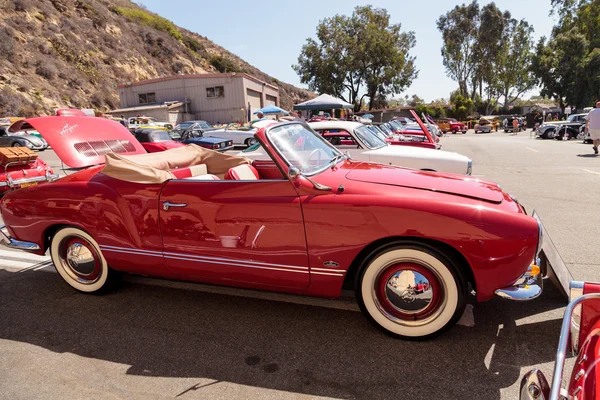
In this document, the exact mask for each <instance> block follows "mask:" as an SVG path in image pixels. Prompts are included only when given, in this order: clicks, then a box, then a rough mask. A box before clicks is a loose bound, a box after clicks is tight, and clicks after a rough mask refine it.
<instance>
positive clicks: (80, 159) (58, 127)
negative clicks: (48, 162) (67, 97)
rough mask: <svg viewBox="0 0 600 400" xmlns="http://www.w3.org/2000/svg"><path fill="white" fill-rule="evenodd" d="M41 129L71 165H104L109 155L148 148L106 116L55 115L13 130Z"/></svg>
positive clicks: (11, 130)
mask: <svg viewBox="0 0 600 400" xmlns="http://www.w3.org/2000/svg"><path fill="white" fill-rule="evenodd" d="M21 129H35V130H37V131H38V132H39V133H40V134H41V135H42V136H43V137H44V139H45V140H46V141H47V142H48V144H49V145H50V146H51V147H52V149H53V150H54V151H55V152H56V154H57V155H58V157H59V158H60V159H61V161H62V162H64V163H65V164H66V165H68V166H69V167H71V168H85V167H89V166H92V165H99V164H104V160H105V157H104V156H105V155H106V154H108V153H118V154H122V155H133V154H144V153H146V150H144V148H143V147H142V145H141V144H140V142H138V141H137V139H135V137H133V135H132V134H131V132H129V131H128V130H127V129H126V128H125V127H124V126H123V125H121V124H119V123H118V122H115V121H111V120H108V119H105V118H95V117H78V116H52V117H38V118H29V119H26V120H21V121H18V122H15V123H14V124H13V125H12V126H11V127H10V129H9V131H10V132H16V131H19V130H21Z"/></svg>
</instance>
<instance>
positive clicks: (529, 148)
mask: <svg viewBox="0 0 600 400" xmlns="http://www.w3.org/2000/svg"><path fill="white" fill-rule="evenodd" d="M525 148H526V149H527V150H531V151H535V152H536V153H539V150H536V149H532V148H531V147H525Z"/></svg>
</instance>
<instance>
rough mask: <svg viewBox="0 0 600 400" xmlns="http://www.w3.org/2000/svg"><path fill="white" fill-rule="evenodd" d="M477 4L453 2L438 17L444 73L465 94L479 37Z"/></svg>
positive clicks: (472, 69)
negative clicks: (453, 4) (456, 4)
mask: <svg viewBox="0 0 600 400" xmlns="http://www.w3.org/2000/svg"><path fill="white" fill-rule="evenodd" d="M479 13H480V10H479V4H478V3H477V0H473V2H472V3H471V4H469V5H465V4H463V5H461V6H456V7H454V9H452V10H451V11H448V12H447V13H446V14H445V15H442V16H440V18H439V19H438V20H437V27H438V29H439V31H440V32H441V33H442V39H443V42H444V44H443V46H442V60H443V64H444V67H445V68H446V75H448V76H449V77H450V78H452V79H454V80H455V81H457V82H458V88H459V91H460V93H461V94H463V95H464V96H468V93H469V88H468V84H469V82H470V81H471V78H472V76H473V73H474V71H475V66H476V63H475V59H476V54H477V43H478V37H479Z"/></svg>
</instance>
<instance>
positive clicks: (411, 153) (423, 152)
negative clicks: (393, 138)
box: [363, 145, 469, 163]
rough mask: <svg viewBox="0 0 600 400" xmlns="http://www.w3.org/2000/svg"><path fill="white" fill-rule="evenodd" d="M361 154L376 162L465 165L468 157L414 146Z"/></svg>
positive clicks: (379, 149) (390, 146)
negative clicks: (415, 160)
mask: <svg viewBox="0 0 600 400" xmlns="http://www.w3.org/2000/svg"><path fill="white" fill-rule="evenodd" d="M363 154H366V155H368V156H369V157H370V158H371V159H373V160H376V159H377V157H411V158H420V159H424V160H440V159H444V160H456V161H464V162H465V163H467V162H468V161H469V157H467V156H463V155H462V154H458V153H453V152H451V151H444V150H435V149H428V148H424V147H414V146H392V145H388V146H384V147H380V148H378V149H374V150H367V151H365V152H364V153H363Z"/></svg>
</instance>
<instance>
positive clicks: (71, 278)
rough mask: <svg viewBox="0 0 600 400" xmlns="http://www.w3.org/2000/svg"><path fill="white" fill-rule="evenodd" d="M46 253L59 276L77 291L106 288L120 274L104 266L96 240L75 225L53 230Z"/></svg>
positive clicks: (105, 264) (87, 291) (98, 291)
mask: <svg viewBox="0 0 600 400" xmlns="http://www.w3.org/2000/svg"><path fill="white" fill-rule="evenodd" d="M50 256H51V257H52V262H54V266H55V268H56V271H57V272H58V273H59V274H60V276H61V277H62V278H63V280H64V281H65V282H67V283H68V284H69V285H70V286H71V287H72V288H74V289H76V290H78V291H80V292H85V293H101V292H104V291H107V290H109V289H111V288H112V287H113V286H114V284H115V283H116V282H117V281H118V278H119V276H120V274H119V273H118V272H117V271H114V270H113V269H111V268H110V267H109V266H108V264H107V263H106V260H105V259H104V256H103V255H102V252H101V251H100V246H98V243H97V242H96V241H95V240H94V239H93V238H92V237H91V236H90V235H89V234H87V233H86V232H84V231H82V230H81V229H78V228H73V227H67V228H63V229H61V230H59V231H58V232H56V234H55V235H54V237H53V238H52V241H51V242H50Z"/></svg>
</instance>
